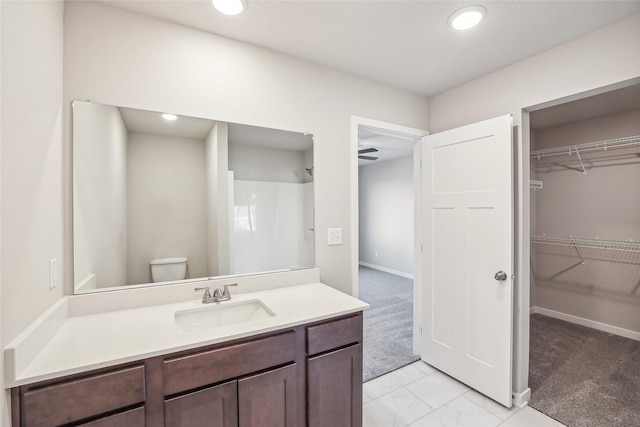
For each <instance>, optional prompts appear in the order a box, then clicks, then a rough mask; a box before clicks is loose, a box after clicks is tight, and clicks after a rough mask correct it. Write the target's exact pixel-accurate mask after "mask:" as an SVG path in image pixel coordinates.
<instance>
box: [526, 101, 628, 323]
mask: <svg viewBox="0 0 640 427" xmlns="http://www.w3.org/2000/svg"><path fill="white" fill-rule="evenodd" d="M632 135H640V110H634V111H629V112H625V113H619V114H614V115H609V116H605V117H600V118H597V119H592V120H587V121H581V122H577V123H573V124H568V125H563V126H556V127H552V128H547V129H542V130H539V131H536V133H535V141H536V145H537V146H536V147H535V149H539V148H550V147H559V146H568V145H576V144H581V143H586V142H593V141H598V140H606V139H613V138H621V137H625V136H632ZM637 155H638V152H637V150H632V151H631V152H630V151H628V150H611V151H609V152H606V153H605V152H599V153H593V154H589V153H583V155H582V158H583V162H584V164H585V165H586V168H587V174H586V175H583V174H582V172H581V171H579V170H575V169H567V168H565V167H562V166H560V167H549V166H548V165H549V163H548V162H547V161H545V160H544V159H543V160H542V161H537V160H532V164H533V165H534V166H535V167H536V168H537V170H538V172H537V176H538V179H540V180H541V181H543V184H544V188H543V189H542V190H541V191H539V192H536V194H535V199H536V217H537V224H536V228H535V230H536V234H539V235H540V234H547V235H552V236H563V237H569V236H574V237H577V238H580V237H582V238H590V239H592V238H596V237H598V238H600V239H614V240H625V241H628V240H633V241H636V242H637V241H640V197H638V195H639V194H640V192H639V190H638V185H639V183H640V161H638V158H637ZM549 160H552V158H549ZM553 161H554V162H558V161H560V162H561V163H560V165H564V166H569V167H571V168H579V166H580V164H579V162H578V161H577V158H576V156H575V155H573V157H571V158H569V157H565V158H557V157H554V158H553ZM568 162H570V163H568ZM545 165H547V166H545ZM533 249H535V250H536V252H537V253H536V254H535V259H534V260H533V262H532V265H533V270H534V276H535V285H534V284H533V282H534V280H532V291H533V292H535V294H536V304H535V305H536V306H537V307H541V308H545V309H549V310H554V311H558V312H561V313H565V314H570V315H573V316H578V317H581V318H584V319H588V320H592V321H595V322H599V323H604V324H606V325H611V326H616V327H619V328H624V329H627V330H631V331H635V332H638V333H640V295H638V294H637V293H636V292H635V291H636V286H637V284H638V280H639V279H640V254H634V253H629V252H619V251H603V250H595V249H587V248H582V249H580V253H581V256H582V257H583V259H584V260H585V264H584V265H579V266H576V267H574V268H571V269H569V270H568V271H565V272H564V273H562V274H559V273H560V272H562V271H564V270H566V269H568V268H569V267H571V266H573V265H576V264H577V263H578V262H579V261H580V259H579V258H578V257H577V254H576V252H575V250H574V249H573V248H570V247H554V246H549V245H534V246H533Z"/></svg>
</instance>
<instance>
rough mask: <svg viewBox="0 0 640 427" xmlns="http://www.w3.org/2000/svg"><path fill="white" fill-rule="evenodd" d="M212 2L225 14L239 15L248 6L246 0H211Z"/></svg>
mask: <svg viewBox="0 0 640 427" xmlns="http://www.w3.org/2000/svg"><path fill="white" fill-rule="evenodd" d="M211 3H213V7H215V8H216V9H218V12H221V13H224V14H225V15H238V14H240V13H242V11H243V10H245V9H246V8H247V2H246V0H211Z"/></svg>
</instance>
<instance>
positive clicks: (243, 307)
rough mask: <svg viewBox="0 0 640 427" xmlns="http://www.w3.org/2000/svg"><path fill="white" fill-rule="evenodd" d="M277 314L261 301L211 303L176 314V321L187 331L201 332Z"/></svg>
mask: <svg viewBox="0 0 640 427" xmlns="http://www.w3.org/2000/svg"><path fill="white" fill-rule="evenodd" d="M275 315H276V314H275V313H274V312H273V310H271V309H270V308H269V307H267V306H266V305H265V304H264V303H263V302H262V301H260V300H259V299H254V300H249V301H239V302H226V303H211V305H203V306H202V307H198V308H192V309H189V310H180V311H176V312H175V321H176V324H178V326H180V327H181V328H182V329H184V330H185V331H201V330H204V329H212V328H217V327H220V326H226V325H235V324H238V323H244V322H252V321H254V320H259V319H264V318H268V317H273V316H275Z"/></svg>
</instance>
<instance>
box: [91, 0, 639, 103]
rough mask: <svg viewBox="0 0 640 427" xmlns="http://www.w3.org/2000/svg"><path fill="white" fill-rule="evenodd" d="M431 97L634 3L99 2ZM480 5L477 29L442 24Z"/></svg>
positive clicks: (625, 11) (599, 23)
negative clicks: (239, 9) (236, 9)
mask: <svg viewBox="0 0 640 427" xmlns="http://www.w3.org/2000/svg"><path fill="white" fill-rule="evenodd" d="M102 2H103V3H107V4H110V5H112V6H115V7H119V8H122V9H126V10H130V11H134V12H139V13H143V14H146V15H149V16H153V17H157V18H160V19H163V20H166V21H170V22H174V23H178V24H182V25H186V26H189V27H192V28H197V29H200V30H203V31H207V32H210V33H214V34H219V35H221V36H225V37H228V38H231V39H235V40H240V41H243V42H246V43H250V44H253V45H257V46H262V47H265V48H267V49H272V50H274V51H277V52H281V53H284V54H287V55H291V56H294V57H298V58H302V59H305V60H308V61H311V62H315V63H318V64H321V65H324V66H327V67H332V68H335V69H338V70H342V71H345V72H348V73H352V74H356V75H359V76H362V77H365V78H369V79H372V80H375V81H378V82H381V83H384V84H387V85H390V86H394V87H398V88H402V89H406V90H408V91H411V92H415V93H419V94H422V95H425V96H428V97H431V96H433V95H436V94H438V93H441V92H443V91H446V90H448V89H451V88H453V87H455V86H458V85H460V84H462V83H465V82H468V81H470V80H473V79H475V78H478V77H480V76H483V75H485V74H488V73H491V72H493V71H495V70H497V69H500V68H503V67H505V66H507V65H510V64H513V63H515V62H517V61H520V60H522V59H524V58H527V57H529V56H532V55H534V54H536V53H539V52H542V51H544V50H547V49H549V48H552V47H554V46H557V45H559V44H562V43H565V42H567V41H569V40H572V39H574V38H577V37H579V36H581V35H584V34H586V33H589V32H591V31H594V30H596V29H598V28H601V27H603V26H606V25H608V24H610V23H612V22H615V21H617V20H620V19H622V18H624V17H626V16H628V15H631V14H634V13H637V12H640V1H629V0H627V1H595V0H594V1H578V0H570V1H544V0H539V1H483V0H479V1H471V2H468V1H430V0H411V1H404V0H347V1H341V0H248V8H247V10H246V11H245V12H244V13H243V14H241V15H238V16H225V15H222V14H220V13H219V12H217V11H216V10H215V9H214V8H213V7H212V6H211V4H210V2H209V1H208V0H159V1H156V0H142V1H139V0H102ZM469 4H481V5H483V6H484V7H485V8H486V9H487V16H486V18H485V20H484V21H483V22H481V23H480V25H479V26H478V27H476V28H474V29H472V30H469V31H467V32H458V31H455V30H453V29H451V28H450V27H449V26H448V25H447V20H448V18H449V16H450V15H451V14H452V13H453V12H454V11H456V10H457V9H459V8H461V7H463V6H466V5H469Z"/></svg>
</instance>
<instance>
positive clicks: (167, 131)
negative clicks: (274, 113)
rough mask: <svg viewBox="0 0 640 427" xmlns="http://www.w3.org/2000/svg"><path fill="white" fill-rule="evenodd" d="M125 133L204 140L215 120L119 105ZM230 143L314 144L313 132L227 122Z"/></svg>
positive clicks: (276, 146)
mask: <svg viewBox="0 0 640 427" xmlns="http://www.w3.org/2000/svg"><path fill="white" fill-rule="evenodd" d="M118 110H119V111H120V115H121V116H122V120H123V121H124V124H125V127H126V128H127V131H128V132H137V133H148V134H152V135H162V136H173V137H179V138H191V139H199V140H206V139H207V137H208V136H209V134H210V133H211V129H213V126H214V125H215V123H216V122H215V121H214V120H208V119H201V118H197V117H188V116H178V118H177V119H176V120H173V121H167V120H165V119H164V118H162V113H160V112H156V111H146V110H138V109H135V108H126V107H118ZM228 125H229V128H228V129H229V142H230V143H235V144H245V145H253V146H258V147H264V148H271V149H274V150H294V151H307V150H309V149H311V147H312V146H313V135H309V134H306V133H300V132H291V131H286V130H279V129H270V128H263V127H258V126H249V125H241V124H237V123H228Z"/></svg>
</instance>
